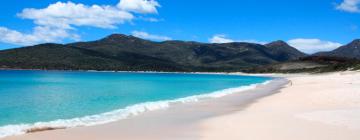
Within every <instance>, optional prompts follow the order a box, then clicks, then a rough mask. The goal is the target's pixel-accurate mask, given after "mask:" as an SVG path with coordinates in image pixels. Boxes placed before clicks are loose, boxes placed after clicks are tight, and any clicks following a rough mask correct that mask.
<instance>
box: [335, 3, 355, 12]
mask: <svg viewBox="0 0 360 140" xmlns="http://www.w3.org/2000/svg"><path fill="white" fill-rule="evenodd" d="M359 4H360V0H344V1H343V2H342V3H340V4H338V5H336V9H337V10H341V11H345V12H350V13H359V12H360V9H359Z"/></svg>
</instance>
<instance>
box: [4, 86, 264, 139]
mask: <svg viewBox="0 0 360 140" xmlns="http://www.w3.org/2000/svg"><path fill="white" fill-rule="evenodd" d="M270 81H271V80H269V81H266V82H263V83H260V84H252V85H249V86H241V87H236V88H229V89H224V90H220V91H215V92H211V93H208V94H200V95H194V96H189V97H184V98H178V99H174V100H162V101H156V102H144V103H139V104H135V105H131V106H128V107H126V108H122V109H118V110H114V111H110V112H106V113H102V114H97V115H90V116H85V117H79V118H73V119H59V120H54V121H49V122H37V123H33V124H16V125H6V126H1V127H0V138H3V137H7V136H14V135H21V134H25V133H27V132H29V131H30V130H36V129H39V130H41V129H45V128H52V129H61V128H73V127H84V126H94V125H99V124H106V123H110V122H114V121H118V120H122V119H126V118H129V117H133V116H136V115H139V114H142V113H144V112H148V111H154V110H161V109H167V108H169V107H170V106H171V105H174V104H179V103H190V102H198V101H200V100H204V99H211V98H219V97H223V96H226V95H230V94H234V93H238V92H242V91H246V90H251V89H255V88H256V87H257V86H258V85H266V84H268V83H270Z"/></svg>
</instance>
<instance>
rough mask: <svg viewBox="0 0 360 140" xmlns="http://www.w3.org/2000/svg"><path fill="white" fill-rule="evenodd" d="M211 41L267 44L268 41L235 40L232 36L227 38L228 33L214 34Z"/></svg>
mask: <svg viewBox="0 0 360 140" xmlns="http://www.w3.org/2000/svg"><path fill="white" fill-rule="evenodd" d="M209 41H210V43H231V42H248V43H256V44H266V42H263V41H257V40H252V39H250V40H233V39H230V38H227V37H226V35H223V34H218V35H214V36H213V37H212V38H210V39H209Z"/></svg>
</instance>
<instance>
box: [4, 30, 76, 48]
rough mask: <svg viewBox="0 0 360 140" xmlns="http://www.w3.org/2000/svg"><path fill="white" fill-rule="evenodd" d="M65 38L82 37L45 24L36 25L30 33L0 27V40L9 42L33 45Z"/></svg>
mask: <svg viewBox="0 0 360 140" xmlns="http://www.w3.org/2000/svg"><path fill="white" fill-rule="evenodd" d="M65 38H70V39H72V40H79V38H80V37H79V36H78V35H76V34H72V33H69V32H68V31H66V30H63V29H59V28H52V27H45V26H37V27H35V28H34V30H33V32H32V33H30V34H25V33H21V32H19V31H16V30H11V29H8V28H5V27H0V42H4V43H9V44H15V45H33V44H38V43H44V42H57V41H58V40H63V39H65Z"/></svg>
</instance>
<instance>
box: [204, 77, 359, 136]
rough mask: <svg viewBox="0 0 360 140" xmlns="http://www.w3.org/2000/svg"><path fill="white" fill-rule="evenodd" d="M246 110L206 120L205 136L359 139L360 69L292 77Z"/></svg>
mask: <svg viewBox="0 0 360 140" xmlns="http://www.w3.org/2000/svg"><path fill="white" fill-rule="evenodd" d="M288 79H289V80H291V81H292V85H291V86H290V85H289V87H287V88H284V89H282V90H281V91H280V93H278V94H275V95H273V96H269V97H266V98H263V99H260V100H259V101H258V102H256V103H254V104H251V105H250V106H249V107H247V108H246V109H244V110H243V111H239V112H237V113H233V114H229V115H225V116H220V117H215V118H211V119H208V120H205V121H203V122H202V123H201V126H202V127H201V128H202V132H201V137H202V138H201V139H204V140H218V139H226V140H359V139H360V73H358V72H343V73H333V74H323V75H304V76H295V77H288Z"/></svg>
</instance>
